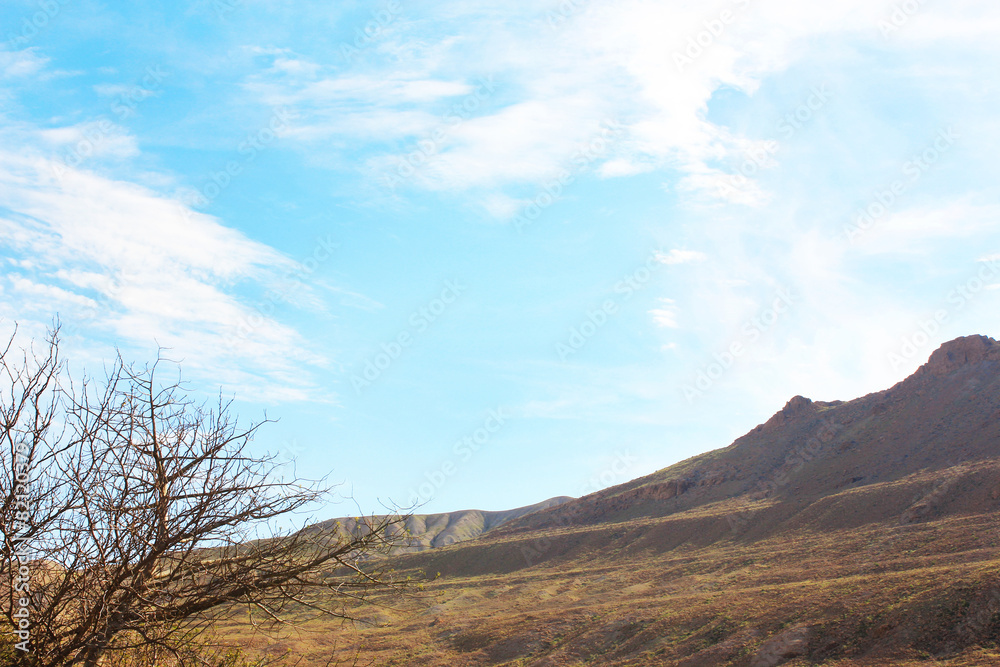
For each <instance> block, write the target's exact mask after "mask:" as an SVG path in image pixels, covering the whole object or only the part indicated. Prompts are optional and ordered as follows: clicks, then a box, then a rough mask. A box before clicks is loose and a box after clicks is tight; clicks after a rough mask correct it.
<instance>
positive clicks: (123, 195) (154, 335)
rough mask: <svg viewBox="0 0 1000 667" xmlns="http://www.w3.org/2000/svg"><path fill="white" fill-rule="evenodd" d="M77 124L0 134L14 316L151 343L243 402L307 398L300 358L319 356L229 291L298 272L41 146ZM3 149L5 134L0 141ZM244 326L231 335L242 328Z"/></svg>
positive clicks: (220, 229) (236, 235)
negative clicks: (245, 331)
mask: <svg viewBox="0 0 1000 667" xmlns="http://www.w3.org/2000/svg"><path fill="white" fill-rule="evenodd" d="M76 131H77V128H62V129H59V130H46V131H38V132H36V133H35V134H34V139H35V142H36V144H35V146H34V147H31V146H30V145H29V144H28V143H26V142H28V141H30V139H31V137H30V136H28V135H25V134H24V133H21V134H20V135H19V136H18V138H17V140H18V141H19V144H20V145H19V147H18V149H17V150H16V151H14V150H11V149H10V148H4V147H3V143H4V142H3V141H0V202H3V208H2V209H0V239H2V245H3V246H4V254H5V255H6V256H7V262H6V263H7V267H6V270H5V277H4V281H3V283H4V284H3V286H2V287H3V290H2V294H3V298H4V299H5V301H7V307H8V312H10V313H13V314H14V316H15V317H18V318H31V319H35V320H40V321H47V320H50V319H51V317H52V316H53V314H56V313H58V314H59V315H60V317H61V319H62V320H63V323H64V325H65V327H66V333H67V334H68V335H69V336H70V337H72V338H74V339H77V340H75V341H74V343H77V344H78V343H80V340H79V339H78V336H76V335H75V334H81V335H82V334H83V333H84V332H86V333H87V335H88V336H98V337H103V338H104V339H105V340H109V341H110V342H113V343H115V344H117V345H119V346H122V347H130V346H136V347H140V348H145V349H148V348H149V347H150V346H151V345H152V344H154V343H158V344H159V345H162V346H164V347H167V348H170V349H171V350H172V353H171V354H172V355H173V356H176V357H180V358H183V359H184V361H185V367H186V368H188V369H189V370H190V371H192V372H194V373H198V374H202V375H204V376H205V377H210V378H212V379H213V380H215V381H222V382H224V383H226V384H227V385H230V386H234V385H239V386H240V388H241V392H242V393H244V394H246V395H247V397H248V398H249V397H256V398H262V399H267V398H270V397H274V396H284V397H289V396H293V397H296V398H299V399H308V398H309V391H308V390H309V388H310V385H311V381H310V380H309V379H308V374H307V373H303V372H301V371H302V368H304V366H305V365H316V364H323V363H324V360H323V358H322V357H321V356H319V355H317V354H316V353H314V352H311V351H310V346H309V345H308V344H307V343H306V341H305V340H303V338H302V337H301V336H300V335H299V334H298V333H297V332H296V331H295V330H294V329H292V328H290V327H288V326H286V325H283V324H281V323H279V322H278V321H276V320H274V319H273V318H271V317H267V316H263V315H261V314H259V313H257V312H255V311H254V310H253V308H252V307H251V306H250V305H248V302H247V300H245V299H242V298H241V297H240V296H239V293H240V289H239V288H240V287H241V286H244V285H245V284H248V283H249V284H257V285H260V286H262V287H264V286H267V285H269V284H272V283H274V282H276V281H277V280H278V279H279V276H281V275H282V274H287V273H290V272H293V271H295V270H297V268H298V264H297V263H296V262H294V261H292V260H291V259H289V258H287V257H285V256H283V255H282V254H280V253H278V252H276V251H274V250H273V249H271V248H270V247H268V246H266V245H264V244H261V243H258V242H255V241H253V240H251V239H249V238H247V237H246V236H245V235H243V234H242V233H240V232H238V231H236V230H234V229H231V228H228V227H226V226H224V225H222V224H221V223H220V222H219V221H218V220H217V219H215V218H213V217H211V216H208V215H205V214H202V213H198V212H196V211H193V210H190V209H187V208H185V207H184V206H183V205H181V204H180V203H178V202H177V201H174V200H172V199H170V198H168V197H166V196H164V195H161V194H159V193H157V192H154V191H152V190H149V189H147V188H145V187H142V186H139V185H136V184H134V183H129V182H126V181H121V180H115V179H114V178H110V177H107V176H102V175H99V174H97V173H94V172H90V171H85V170H82V169H76V168H72V167H68V166H66V165H65V164H63V163H61V162H59V161H57V160H54V159H52V158H50V157H46V152H45V151H43V150H41V148H48V147H49V146H51V143H52V140H53V137H56V138H58V139H60V140H65V138H66V137H69V136H71V135H73V134H74V133H75V132H76ZM2 139H5V140H6V142H7V143H8V144H9V143H10V142H12V141H14V140H15V139H14V137H12V136H11V134H10V133H9V132H8V133H5V134H4V135H3V137H2ZM247 321H253V322H254V323H255V325H254V327H253V330H252V332H251V333H250V334H249V335H244V336H242V337H241V336H238V335H237V332H238V331H239V327H240V326H241V324H242V323H245V322H247Z"/></svg>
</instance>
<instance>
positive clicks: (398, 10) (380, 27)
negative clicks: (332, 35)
mask: <svg viewBox="0 0 1000 667" xmlns="http://www.w3.org/2000/svg"><path fill="white" fill-rule="evenodd" d="M402 12H403V5H402V4H401V3H400V2H399V1H398V0H389V2H387V3H385V7H383V8H382V9H373V10H371V20H369V21H368V22H366V23H365V24H364V25H363V26H357V27H355V28H354V39H353V40H352V41H351V42H341V43H340V55H342V56H343V57H344V59H345V60H347V62H354V60H355V59H356V58H357V57H358V56H360V55H361V51H363V50H364V49H366V48H368V47H369V46H371V45H372V44H373V43H374V42H376V41H377V40H378V39H379V38H381V37H382V35H383V33H384V32H385V30H386V28H388V27H389V26H391V25H392V24H393V23H394V22H395V21H396V19H398V18H399V16H400V14H402Z"/></svg>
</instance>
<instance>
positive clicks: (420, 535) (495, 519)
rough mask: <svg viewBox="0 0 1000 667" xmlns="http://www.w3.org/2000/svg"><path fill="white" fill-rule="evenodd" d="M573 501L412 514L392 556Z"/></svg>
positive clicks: (335, 522)
mask: <svg viewBox="0 0 1000 667" xmlns="http://www.w3.org/2000/svg"><path fill="white" fill-rule="evenodd" d="M570 500H573V499H572V498H570V497H568V496H559V497H557V498H549V499H548V500H544V501H542V502H540V503H535V504H534V505H528V506H527V507H518V508H517V509H512V510H501V511H495V512H490V511H483V510H459V511H457V512H446V513H443V514H414V515H411V516H409V517H407V518H406V522H405V523H404V529H405V530H406V532H407V537H406V539H405V546H400V547H398V548H396V549H394V552H395V553H409V552H415V551H424V550H425V549H433V548H435V547H443V546H449V545H452V544H456V543H458V542H464V541H466V540H471V539H474V538H477V537H479V536H480V535H482V534H483V533H485V532H487V531H490V530H493V529H494V528H497V527H499V526H502V525H504V524H505V523H507V522H509V521H513V520H514V519H519V518H521V517H524V516H527V515H530V514H532V513H534V512H538V511H540V510H544V509H549V508H551V507H556V506H558V505H561V504H562V503H565V502H568V501H570ZM358 521H359V517H343V518H338V519H328V520H327V521H323V522H320V523H317V524H313V525H312V526H310V527H309V529H310V530H316V529H319V530H332V529H334V528H339V529H341V530H343V531H347V532H350V533H355V532H356V531H357V530H358Z"/></svg>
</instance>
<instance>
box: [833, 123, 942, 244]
mask: <svg viewBox="0 0 1000 667" xmlns="http://www.w3.org/2000/svg"><path fill="white" fill-rule="evenodd" d="M959 138H960V137H959V135H958V134H956V133H955V130H954V128H953V127H952V126H950V125H949V126H948V127H947V128H945V129H943V130H940V131H939V132H938V133H937V136H935V137H934V140H933V141H932V142H931V144H930V145H929V146H928V147H927V148H925V149H924V150H923V151H921V152H920V153H917V154H916V155H913V156H912V157H911V158H910V159H909V160H907V161H906V162H904V163H903V166H902V167H901V168H900V170H901V171H902V175H903V178H898V179H896V180H894V181H892V182H891V183H889V184H888V185H886V186H884V187H882V188H879V189H878V190H877V191H876V192H875V196H874V197H873V198H872V201H871V202H869V203H868V205H867V206H865V207H863V208H860V209H858V210H857V211H856V212H855V213H854V223H853V224H850V225H845V226H844V234H845V235H846V236H847V240H848V241H850V242H851V243H854V242H855V241H857V240H858V239H859V238H861V237H862V236H863V235H864V234H865V233H866V232H868V231H869V230H871V229H872V228H873V227H874V226H875V224H876V223H877V222H878V221H879V220H881V219H882V218H883V217H885V215H886V214H887V213H888V212H889V210H890V209H891V208H892V207H893V206H894V205H895V204H896V202H898V201H899V199H900V197H902V196H903V194H904V193H906V191H907V190H909V189H910V188H911V187H913V185H914V184H915V183H916V182H917V181H919V180H920V179H921V178H922V177H923V175H924V174H926V173H927V172H928V171H929V170H930V168H931V167H932V166H934V164H935V163H936V162H937V161H938V160H940V159H941V156H942V155H944V154H945V153H947V152H948V150H949V149H950V148H951V147H952V146H954V145H955V142H956V141H958V139H959Z"/></svg>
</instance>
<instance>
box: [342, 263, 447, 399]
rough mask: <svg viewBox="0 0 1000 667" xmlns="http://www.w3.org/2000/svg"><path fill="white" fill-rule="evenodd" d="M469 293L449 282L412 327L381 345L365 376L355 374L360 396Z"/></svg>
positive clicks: (412, 319) (413, 319) (353, 378)
mask: <svg viewBox="0 0 1000 667" xmlns="http://www.w3.org/2000/svg"><path fill="white" fill-rule="evenodd" d="M465 290H466V286H465V285H462V284H460V283H459V282H458V281H457V280H446V281H445V282H444V289H442V290H441V293H440V294H438V296H437V297H435V298H434V299H431V300H430V301H429V302H427V303H426V304H425V305H423V306H421V307H420V308H418V309H417V310H415V311H414V312H413V313H412V314H411V315H410V317H409V319H408V320H407V322H408V323H409V328H407V329H404V330H402V331H400V332H399V334H397V335H396V337H395V338H393V339H392V340H390V341H389V342H387V343H382V344H381V345H380V346H379V352H376V353H375V354H374V355H373V356H372V357H370V358H368V359H366V360H365V363H364V368H363V369H362V371H361V373H360V374H358V373H352V374H351V386H353V387H354V392H355V393H356V394H358V395H360V394H361V392H362V390H364V389H367V388H368V387H370V386H371V385H372V383H374V382H376V381H377V380H378V379H379V378H380V377H382V374H383V373H385V371H387V370H388V369H389V367H390V366H392V364H393V363H394V362H395V361H396V360H397V359H399V357H400V356H402V354H403V350H405V349H406V348H408V347H410V346H411V345H413V343H414V341H415V340H416V337H417V335H418V334H421V333H423V332H424V331H427V329H428V328H429V327H430V326H431V324H433V323H434V322H436V321H437V320H438V318H440V317H441V316H442V315H444V313H445V311H446V310H448V308H449V307H450V306H451V304H453V303H455V302H456V301H457V300H458V297H459V296H461V294H462V293H463V292H464V291H465Z"/></svg>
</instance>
